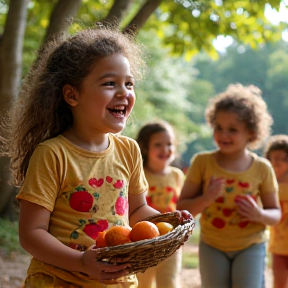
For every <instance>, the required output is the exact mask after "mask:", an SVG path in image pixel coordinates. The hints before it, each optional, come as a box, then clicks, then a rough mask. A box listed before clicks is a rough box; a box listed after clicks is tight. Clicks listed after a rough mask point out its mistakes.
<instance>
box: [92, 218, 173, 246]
mask: <svg viewBox="0 0 288 288" xmlns="http://www.w3.org/2000/svg"><path fill="white" fill-rule="evenodd" d="M173 228H174V227H173V225H172V224H170V223H168V222H159V223H156V224H154V223H152V222H150V221H140V222H138V223H136V224H135V225H134V226H133V227H132V228H131V227H127V226H112V227H111V228H110V229H108V230H105V231H103V232H99V234H98V237H97V239H96V248H100V247H110V246H116V245H122V244H126V243H130V242H137V241H141V240H146V239H153V238H155V237H158V236H162V235H164V234H167V233H168V232H170V231H172V230H173Z"/></svg>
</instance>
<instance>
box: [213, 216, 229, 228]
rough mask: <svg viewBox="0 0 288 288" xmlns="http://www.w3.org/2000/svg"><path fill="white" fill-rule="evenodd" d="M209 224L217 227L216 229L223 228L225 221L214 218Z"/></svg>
mask: <svg viewBox="0 0 288 288" xmlns="http://www.w3.org/2000/svg"><path fill="white" fill-rule="evenodd" d="M211 224H212V225H213V226H214V227H216V228H218V229H222V228H224V226H225V224H226V223H225V221H224V220H223V219H221V218H214V219H213V220H212V222H211Z"/></svg>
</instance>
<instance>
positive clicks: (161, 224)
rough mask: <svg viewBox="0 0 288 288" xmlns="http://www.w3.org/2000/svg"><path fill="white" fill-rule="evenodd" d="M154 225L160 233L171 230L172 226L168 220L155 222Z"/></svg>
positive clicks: (163, 233)
mask: <svg viewBox="0 0 288 288" xmlns="http://www.w3.org/2000/svg"><path fill="white" fill-rule="evenodd" d="M156 226H157V228H158V230H159V232H160V235H165V234H167V233H168V232H170V231H172V230H173V228H174V227H173V225H172V224H170V223H168V222H159V223H157V224H156Z"/></svg>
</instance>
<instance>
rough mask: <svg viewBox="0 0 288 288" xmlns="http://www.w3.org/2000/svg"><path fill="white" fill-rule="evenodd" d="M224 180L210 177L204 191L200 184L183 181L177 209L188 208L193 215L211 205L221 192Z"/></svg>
mask: <svg viewBox="0 0 288 288" xmlns="http://www.w3.org/2000/svg"><path fill="white" fill-rule="evenodd" d="M224 185H225V181H224V180H223V179H222V178H216V179H214V178H211V180H210V183H209V186H208V188H207V190H206V191H205V193H202V191H201V185H200V184H197V183H194V182H191V181H187V180H186V181H185V183H184V186H183V188H182V191H181V194H180V197H179V200H178V203H177V209H178V210H188V211H189V212H190V213H191V214H192V215H193V216H194V217H195V216H196V215H197V214H198V213H201V212H202V211H203V210H204V209H205V208H207V207H208V206H209V205H211V204H212V203H213V202H214V201H215V200H216V199H217V198H218V197H219V196H220V195H221V194H222V193H223V186H224Z"/></svg>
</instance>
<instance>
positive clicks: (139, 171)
mask: <svg viewBox="0 0 288 288" xmlns="http://www.w3.org/2000/svg"><path fill="white" fill-rule="evenodd" d="M131 154H132V159H133V167H132V170H131V177H130V181H129V193H130V194H141V193H143V192H145V191H146V190H147V189H148V182H147V180H146V177H145V174H144V169H143V161H142V156H141V152H140V148H139V146H138V144H137V143H136V142H134V141H133V140H132V139H131Z"/></svg>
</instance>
